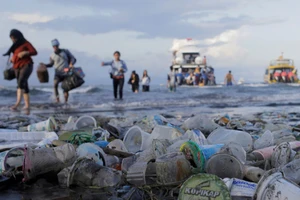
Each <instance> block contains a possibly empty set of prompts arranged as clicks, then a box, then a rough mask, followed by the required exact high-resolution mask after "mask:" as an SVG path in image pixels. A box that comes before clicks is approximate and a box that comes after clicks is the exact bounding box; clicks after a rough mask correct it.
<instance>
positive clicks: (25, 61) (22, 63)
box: [3, 29, 151, 113]
mask: <svg viewBox="0 0 300 200" xmlns="http://www.w3.org/2000/svg"><path fill="white" fill-rule="evenodd" d="M9 37H10V39H11V40H12V43H13V44H12V45H11V47H10V48H9V49H8V51H7V52H6V53H5V54H3V56H9V63H12V68H10V69H7V70H9V71H11V72H12V73H13V75H14V77H15V78H16V79H17V100H16V103H15V104H14V105H13V106H12V107H11V108H10V109H11V110H12V111H17V110H18V108H19V106H20V104H21V101H22V98H23V99H24V102H25V106H24V107H23V110H25V111H28V113H29V109H30V96H29V92H30V91H29V86H28V79H29V77H30V75H31V73H32V71H33V60H32V56H36V55H37V54H38V52H37V50H36V49H35V47H34V46H33V45H32V44H31V43H30V42H29V41H27V40H26V39H25V37H24V35H23V34H22V32H20V31H19V30H17V29H12V30H11V31H10V34H9ZM51 44H52V47H53V53H52V54H51V55H50V62H49V63H47V64H45V63H40V66H43V67H45V68H50V67H54V69H55V74H54V95H55V99H56V102H57V103H59V102H60V98H59V92H58V86H59V83H61V82H63V81H64V80H65V78H66V77H67V74H68V71H70V69H72V68H73V67H74V65H75V63H76V58H75V57H74V56H73V54H72V53H71V52H70V51H69V50H68V49H62V48H60V43H59V41H58V40H57V39H54V40H52V41H51ZM11 54H12V56H11ZM113 56H114V59H113V60H112V61H109V62H102V66H110V67H111V70H110V77H111V79H112V80H113V93H114V97H115V100H117V99H118V93H119V99H122V98H123V86H124V81H125V77H124V74H125V73H126V72H127V66H126V63H125V62H124V61H123V60H121V59H120V57H121V53H120V52H119V51H116V52H114V54H113ZM140 82H141V84H142V87H143V91H144V92H149V91H150V82H151V79H150V77H149V76H148V73H147V71H146V70H144V73H143V76H142V79H141V80H140V78H139V76H138V74H137V73H136V72H135V71H133V72H132V74H131V76H130V79H129V81H128V83H129V84H131V85H132V91H133V92H136V93H137V92H138V91H139V84H140ZM63 92H64V100H65V103H68V98H69V91H63Z"/></svg>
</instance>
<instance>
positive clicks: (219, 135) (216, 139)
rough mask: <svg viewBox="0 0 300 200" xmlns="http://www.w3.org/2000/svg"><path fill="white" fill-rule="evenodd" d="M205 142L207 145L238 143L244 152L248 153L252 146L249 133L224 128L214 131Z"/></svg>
mask: <svg viewBox="0 0 300 200" xmlns="http://www.w3.org/2000/svg"><path fill="white" fill-rule="evenodd" d="M207 141H208V143H209V144H228V143H231V142H233V143H238V144H240V145H241V146H242V147H243V148H244V149H245V151H246V152H250V151H251V150H252V145H253V141H252V137H251V135H250V134H249V133H247V132H244V131H236V130H229V129H225V128H218V129H216V130H214V131H213V132H212V133H211V134H210V135H209V136H208V137H207Z"/></svg>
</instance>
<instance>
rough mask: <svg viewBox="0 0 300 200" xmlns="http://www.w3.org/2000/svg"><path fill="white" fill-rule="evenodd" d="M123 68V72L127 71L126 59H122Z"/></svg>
mask: <svg viewBox="0 0 300 200" xmlns="http://www.w3.org/2000/svg"><path fill="white" fill-rule="evenodd" d="M122 70H123V73H126V72H127V65H126V63H125V62H124V61H122Z"/></svg>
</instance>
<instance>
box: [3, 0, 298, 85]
mask: <svg viewBox="0 0 300 200" xmlns="http://www.w3.org/2000/svg"><path fill="white" fill-rule="evenodd" d="M299 6H300V1H299V0H110V1H107V0H26V3H25V2H24V1H23V0H10V1H4V0H2V1H1V7H0V40H1V42H0V50H1V51H2V53H4V52H5V51H6V50H7V48H8V47H9V46H10V45H11V41H10V39H9V32H10V30H11V29H12V28H17V29H19V30H21V31H22V32H23V34H24V36H25V37H26V38H27V40H29V41H30V42H31V43H32V44H33V45H34V46H35V47H36V48H37V50H38V52H39V55H38V56H36V57H34V61H35V64H36V65H37V64H38V63H39V62H41V61H43V62H47V61H48V60H49V55H50V53H51V51H52V48H51V43H50V41H51V40H52V39H54V38H57V39H58V40H59V41H60V43H61V47H62V48H68V49H69V50H71V51H72V52H73V54H74V55H75V57H76V58H77V60H78V64H77V66H82V67H83V68H84V71H85V73H86V82H87V83H88V84H90V85H99V84H107V83H110V79H109V76H108V68H102V67H100V63H101V62H102V61H107V60H112V54H113V52H114V51H115V50H119V51H120V52H121V54H122V59H123V60H124V61H125V62H126V63H127V65H128V68H129V71H132V70H136V71H137V72H139V73H142V71H143V70H144V69H148V71H149V74H150V76H151V77H152V79H153V81H154V82H156V83H164V82H165V78H166V73H167V72H168V67H169V66H170V63H171V52H169V49H170V48H171V46H172V42H173V40H174V39H181V38H193V39H194V40H199V42H200V43H202V44H203V45H202V51H201V53H202V55H206V56H207V59H208V62H209V64H210V65H212V66H213V67H214V68H215V71H216V75H217V80H218V82H220V81H222V80H223V77H224V76H225V73H226V72H227V71H228V70H229V69H231V70H232V71H233V74H234V75H235V78H236V79H239V78H244V79H245V80H246V81H248V82H253V81H255V82H261V81H262V77H263V73H264V69H265V67H266V66H267V65H268V64H269V61H270V60H271V59H274V58H277V57H278V56H279V55H280V53H281V52H284V55H285V57H289V58H293V59H295V63H296V66H297V65H298V64H299V65H300V57H299V56H298V54H299V49H300V39H299V37H300V28H299V27H298V26H299V20H300V14H299ZM5 62H6V60H5V58H3V57H1V58H0V65H1V68H2V69H4V67H5ZM52 78H53V77H51V79H52ZM30 83H31V84H32V85H37V84H38V81H37V76H36V73H35V72H34V73H33V75H32V76H31V78H30ZM51 83H52V82H51ZM5 84H12V83H9V82H8V81H4V80H2V79H1V80H0V85H5Z"/></svg>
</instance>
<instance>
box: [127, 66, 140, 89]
mask: <svg viewBox="0 0 300 200" xmlns="http://www.w3.org/2000/svg"><path fill="white" fill-rule="evenodd" d="M128 84H131V88H132V92H134V93H138V92H139V87H140V77H139V75H138V74H137V73H136V72H135V71H132V73H131V76H130V79H129V81H128Z"/></svg>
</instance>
